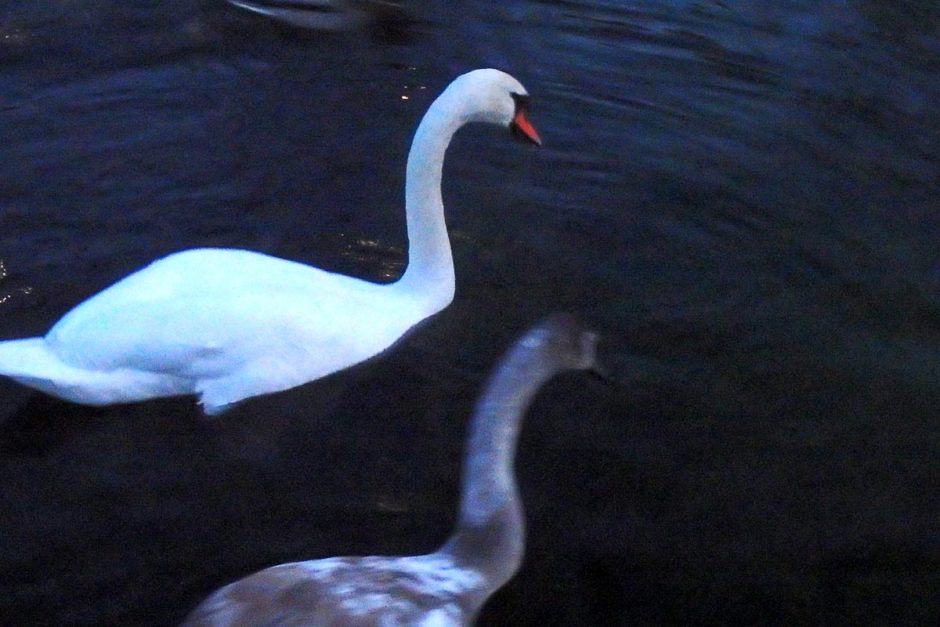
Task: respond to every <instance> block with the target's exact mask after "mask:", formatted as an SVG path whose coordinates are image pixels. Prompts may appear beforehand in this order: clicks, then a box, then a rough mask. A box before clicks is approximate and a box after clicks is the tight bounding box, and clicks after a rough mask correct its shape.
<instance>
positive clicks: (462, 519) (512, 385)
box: [441, 336, 570, 594]
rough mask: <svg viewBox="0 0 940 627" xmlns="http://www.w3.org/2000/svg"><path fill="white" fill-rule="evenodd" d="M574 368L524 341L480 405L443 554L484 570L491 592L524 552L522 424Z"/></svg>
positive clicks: (493, 378) (492, 379)
mask: <svg viewBox="0 0 940 627" xmlns="http://www.w3.org/2000/svg"><path fill="white" fill-rule="evenodd" d="M530 339H531V336H530ZM569 367H570V366H566V365H564V364H563V363H561V362H560V361H559V360H558V359H557V358H556V357H555V356H554V355H552V354H550V353H548V352H546V351H545V350H544V348H543V347H540V346H535V345H534V343H533V342H532V341H530V342H525V341H524V342H521V343H519V344H517V346H516V347H515V348H514V349H513V351H512V352H511V353H510V355H509V356H508V357H507V358H506V359H505V361H504V362H503V364H502V365H501V366H500V367H499V369H498V370H497V371H496V373H495V374H494V375H493V376H492V378H491V379H490V382H489V384H488V386H487V389H486V392H485V394H484V395H483V396H482V397H481V398H480V400H479V401H478V403H477V406H476V411H475V413H474V416H473V420H472V421H471V425H470V433H469V438H468V441H467V451H466V458H465V460H464V468H463V484H462V490H461V495H462V496H461V503H460V514H459V518H458V522H457V529H456V530H455V532H454V534H453V535H452V536H451V538H450V539H449V540H448V542H447V543H446V544H445V545H444V547H443V548H442V549H441V550H442V552H445V553H447V554H449V555H451V556H452V557H453V558H454V559H455V561H456V562H457V563H459V564H461V565H462V566H465V567H469V568H473V569H475V570H477V571H479V572H480V573H481V574H482V575H483V576H484V577H485V578H486V580H487V588H488V589H489V591H493V590H495V589H497V588H499V587H500V586H502V585H503V584H504V583H505V582H506V581H508V580H509V579H510V578H511V577H512V576H513V574H515V572H516V571H517V570H518V569H519V566H520V564H521V563H522V557H523V554H524V551H525V522H524V517H523V512H522V502H521V500H520V497H519V490H518V486H517V484H516V477H515V472H514V470H513V465H514V460H515V455H516V444H517V441H518V439H519V431H520V428H521V424H522V419H523V417H524V416H525V412H526V410H527V409H528V408H529V405H530V404H531V403H532V400H533V398H534V397H535V395H536V393H537V392H538V390H539V388H540V387H541V386H542V385H543V384H544V383H545V382H546V381H548V380H549V379H551V378H552V377H553V376H555V375H556V374H557V373H559V372H561V371H562V370H566V369H567V368H569ZM487 594H488V593H487Z"/></svg>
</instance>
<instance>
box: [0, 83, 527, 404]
mask: <svg viewBox="0 0 940 627" xmlns="http://www.w3.org/2000/svg"><path fill="white" fill-rule="evenodd" d="M527 101H528V96H527V93H526V90H525V88H524V87H523V86H522V85H521V84H519V82H518V81H517V80H516V79H514V78H513V77H511V76H509V75H508V74H505V73H504V72H500V71H498V70H492V69H485V70H475V71H473V72H469V73H467V74H464V75H462V76H460V77H458V78H457V79H456V80H454V81H453V82H452V83H451V84H450V85H449V86H448V87H447V89H445V90H444V92H443V93H442V94H441V95H440V96H439V97H438V98H437V99H436V100H435V101H434V103H433V104H432V105H431V107H430V108H429V109H428V111H427V113H426V114H425V116H424V118H423V119H422V120H421V124H420V125H419V126H418V130H417V131H416V132H415V137H414V141H413V143H412V146H411V151H410V152H409V154H408V164H407V170H406V182H405V212H406V219H407V228H408V242H409V249H408V257H409V261H408V267H407V269H406V271H405V273H404V274H403V275H402V277H401V278H400V279H399V280H398V281H396V282H394V283H391V284H388V285H380V284H376V283H370V282H367V281H363V280H360V279H356V278H353V277H349V276H343V275H340V274H335V273H331V272H326V271H324V270H320V269H318V268H314V267H311V266H305V265H302V264H300V263H296V262H292V261H286V260H284V259H278V258H275V257H269V256H267V255H263V254H259V253H254V252H249V251H246V250H231V249H209V248H207V249H195V250H188V251H183V252H179V253H175V254H172V255H169V256H167V257H164V258H162V259H159V260H157V261H155V262H153V263H152V264H150V265H149V266H147V267H145V268H143V269H142V270H139V271H137V272H135V273H134V274H131V275H130V276H128V277H126V278H124V279H123V280H121V281H119V282H118V283H116V284H114V285H112V286H111V287H109V288H107V289H105V290H103V291H101V292H100V293H99V294H97V295H95V296H93V297H91V298H89V299H88V300H87V301H85V302H83V303H81V304H79V305H78V306H77V307H75V308H74V309H72V310H71V311H70V312H68V313H67V314H66V315H65V316H63V317H62V319H61V320H59V322H57V323H56V324H55V325H54V326H53V327H52V329H50V330H49V332H48V333H47V334H46V336H45V337H35V338H27V339H21V340H10V341H5V342H0V374H2V375H6V376H8V377H11V378H12V379H14V380H16V381H18V382H20V383H22V384H24V385H27V386H30V387H33V388H36V389H38V390H42V391H43V392H46V393H48V394H51V395H53V396H57V397H59V398H63V399H66V400H69V401H74V402H76V403H84V404H88V405H108V404H112V403H125V402H131V401H139V400H143V399H148V398H156V397H162V396H176V395H183V394H198V395H199V402H200V403H201V404H202V407H203V410H204V411H205V413H206V414H209V415H214V414H218V413H220V412H222V411H224V410H225V409H226V408H227V407H228V406H230V405H232V404H233V403H236V402H238V401H241V400H243V399H246V398H249V397H252V396H257V395H259V394H266V393H269V392H277V391H279V390H286V389H288V388H291V387H294V386H297V385H300V384H302V383H305V382H307V381H312V380H314V379H318V378H320V377H323V376H326V375H328V374H330V373H333V372H336V371H338V370H341V369H343V368H346V367H348V366H352V365H353V364H356V363H359V362H361V361H364V360H366V359H368V358H370V357H372V356H373V355H376V354H378V353H380V352H381V351H383V350H385V349H386V348H388V347H389V346H390V345H391V344H392V343H393V342H395V340H397V339H398V338H399V337H401V336H402V334H404V333H405V332H406V331H407V330H408V329H409V328H411V327H412V326H413V325H415V324H416V323H417V322H420V321H421V320H423V319H424V318H426V317H428V316H430V315H432V314H434V313H436V312H438V311H440V310H441V309H443V308H444V307H446V306H447V305H448V304H449V303H450V302H451V300H453V296H454V266H453V260H452V258H451V250H450V241H449V239H448V237H447V226H446V224H445V222H444V206H443V203H442V200H441V170H442V167H443V162H444V153H445V151H446V149H447V146H448V144H449V143H450V140H451V137H452V136H453V134H454V133H455V132H456V131H457V129H459V128H460V127H461V126H463V125H464V124H466V123H468V122H475V121H479V122H490V123H494V124H500V125H503V126H509V127H510V128H511V129H514V131H516V132H517V133H519V134H521V136H523V137H525V138H528V139H529V140H530V141H532V142H534V143H536V144H539V143H541V140H540V139H539V136H538V133H537V132H536V131H535V129H534V128H533V127H532V125H531V124H530V122H529V120H528V118H527V117H526V103H527Z"/></svg>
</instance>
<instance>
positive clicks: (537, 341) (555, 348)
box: [522, 313, 598, 370]
mask: <svg viewBox="0 0 940 627" xmlns="http://www.w3.org/2000/svg"><path fill="white" fill-rule="evenodd" d="M597 340H598V335H597V333H595V332H593V331H590V330H589V329H587V328H586V327H585V326H584V325H583V324H582V323H581V322H579V321H578V319H577V318H575V317H574V316H573V315H571V314H563V313H559V314H553V315H551V316H549V317H548V318H546V319H545V320H543V321H542V322H541V323H540V324H539V325H538V326H536V327H535V328H534V329H533V330H532V331H530V332H529V334H528V335H526V336H525V337H524V338H523V340H522V343H523V345H524V346H526V347H527V348H531V349H536V350H539V351H542V352H543V353H544V354H546V355H549V356H550V357H551V358H552V359H553V360H554V361H555V362H556V363H557V364H558V366H559V367H560V368H567V369H571V370H592V369H595V368H596V367H597Z"/></svg>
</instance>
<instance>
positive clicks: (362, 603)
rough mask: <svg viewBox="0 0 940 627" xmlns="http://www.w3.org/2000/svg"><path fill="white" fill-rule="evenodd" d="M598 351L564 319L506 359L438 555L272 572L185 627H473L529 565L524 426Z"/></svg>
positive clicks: (231, 589)
mask: <svg viewBox="0 0 940 627" xmlns="http://www.w3.org/2000/svg"><path fill="white" fill-rule="evenodd" d="M596 344H597V336H596V335H595V334H594V333H592V332H590V331H587V330H585V329H584V328H583V327H582V326H580V325H579V324H578V323H577V322H576V321H575V320H574V319H573V318H572V317H571V316H567V315H563V314H559V315H555V316H552V317H549V318H548V319H546V320H545V321H543V322H542V323H541V324H539V325H537V326H535V327H534V328H532V329H531V330H530V331H528V332H527V333H526V334H525V335H523V336H522V337H521V338H520V339H519V340H518V341H517V342H516V344H515V345H514V346H513V347H512V349H511V350H510V351H509V354H508V355H507V356H506V357H504V358H503V361H502V363H501V364H500V365H499V367H498V369H497V370H496V371H495V373H494V374H493V375H492V377H491V378H490V381H489V383H488V385H487V388H486V391H485V393H484V394H483V396H482V397H481V398H480V400H479V401H478V402H477V407H476V412H475V414H474V416H473V419H472V422H471V425H470V430H469V439H468V441H467V449H466V456H465V459H464V467H463V485H462V493H461V503H460V513H459V517H458V520H457V528H456V529H455V530H454V532H453V534H452V535H451V536H450V538H449V539H448V540H447V541H446V542H445V543H444V545H443V546H442V547H441V548H440V549H439V550H437V551H435V552H434V553H430V554H427V555H416V556H409V557H384V556H370V557H332V558H326V559H319V560H311V561H306V562H293V563H289V564H281V565H280V566H273V567H271V568H267V569H265V570H262V571H260V572H258V573H255V574H254V575H250V576H248V577H246V578H244V579H242V580H240V581H236V582H235V583H232V584H230V585H228V586H225V587H224V588H221V589H219V590H218V591H216V592H215V593H213V594H212V595H211V596H209V598H208V599H206V600H205V601H203V603H202V604H200V605H199V607H197V608H196V609H195V610H194V611H193V613H192V614H191V615H190V616H189V617H188V618H187V619H186V621H185V622H184V626H185V627H210V626H212V627H225V626H236V625H239V626H247V625H272V624H275V623H276V624H278V625H310V626H317V625H323V626H325V625H347V626H349V627H353V626H356V625H362V626H365V625H427V626H431V625H435V626H439V627H444V626H449V625H471V624H473V621H474V619H475V617H476V615H477V613H478V612H479V610H480V608H481V607H482V606H483V603H484V602H485V601H486V600H487V598H489V596H490V595H492V594H493V593H494V592H495V591H496V590H498V589H499V588H500V587H502V585H503V584H505V583H506V582H507V581H509V579H510V578H511V577H512V576H513V575H514V574H515V573H516V571H517V570H518V569H519V565H520V564H521V562H522V556H523V553H524V535H525V531H524V519H523V513H522V504H521V502H520V499H519V490H518V487H517V486H516V480H515V473H514V472H513V459H514V457H515V449H516V441H517V440H518V436H519V427H520V424H521V421H522V417H523V415H524V414H525V412H526V409H527V408H528V406H529V404H530V402H531V401H532V398H533V397H534V396H535V393H536V392H537V391H538V390H539V388H540V387H541V386H542V384H544V383H545V382H546V381H548V380H549V379H550V378H552V377H553V376H554V375H556V374H557V373H558V372H560V371H563V370H568V369H588V368H593V367H594V360H595V346H596Z"/></svg>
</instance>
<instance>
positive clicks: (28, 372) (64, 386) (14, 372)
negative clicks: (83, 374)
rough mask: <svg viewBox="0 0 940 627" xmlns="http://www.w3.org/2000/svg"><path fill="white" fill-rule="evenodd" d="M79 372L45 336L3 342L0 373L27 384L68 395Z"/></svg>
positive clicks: (51, 392)
mask: <svg viewBox="0 0 940 627" xmlns="http://www.w3.org/2000/svg"><path fill="white" fill-rule="evenodd" d="M79 373H80V371H79V370H78V369H76V368H74V367H72V366H68V365H66V364H64V363H62V361H61V360H60V359H59V358H58V357H56V355H55V354H54V353H53V352H52V351H50V350H49V345H48V344H46V340H45V339H43V338H41V337H30V338H25V339H22V340H8V341H6V342H0V375H3V376H6V377H10V378H11V379H13V380H14V381H16V382H18V383H21V384H23V385H25V386H28V387H31V388H34V389H37V390H41V391H43V392H46V393H48V394H52V395H54V396H58V397H65V398H67V396H68V395H67V393H64V392H66V391H67V390H68V389H69V388H70V387H72V385H74V383H71V382H72V381H74V380H75V379H76V378H77V377H76V375H77V374H79Z"/></svg>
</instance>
